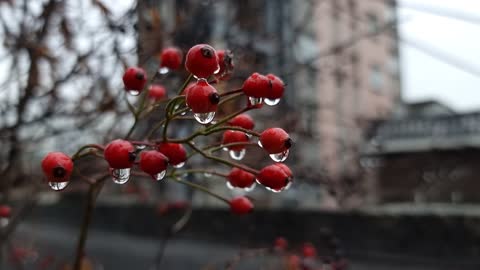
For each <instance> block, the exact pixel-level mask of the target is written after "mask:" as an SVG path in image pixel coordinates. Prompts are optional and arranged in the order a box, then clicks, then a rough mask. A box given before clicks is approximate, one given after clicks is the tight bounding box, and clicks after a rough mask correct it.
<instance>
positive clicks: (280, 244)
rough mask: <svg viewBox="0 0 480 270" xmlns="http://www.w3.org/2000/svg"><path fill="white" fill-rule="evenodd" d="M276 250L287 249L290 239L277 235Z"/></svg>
mask: <svg viewBox="0 0 480 270" xmlns="http://www.w3.org/2000/svg"><path fill="white" fill-rule="evenodd" d="M273 245H274V247H275V249H276V250H281V251H285V250H286V249H287V247H288V241H287V239H285V237H281V236H279V237H277V238H276V239H275V243H274V244H273Z"/></svg>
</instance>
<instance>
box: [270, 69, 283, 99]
mask: <svg viewBox="0 0 480 270" xmlns="http://www.w3.org/2000/svg"><path fill="white" fill-rule="evenodd" d="M267 78H268V79H269V80H270V82H271V88H270V89H269V91H268V94H267V96H266V98H268V99H278V98H281V97H282V96H283V92H284V91H285V84H284V83H283V81H282V79H280V78H279V77H277V76H275V75H273V74H268V75H267Z"/></svg>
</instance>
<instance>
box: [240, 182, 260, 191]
mask: <svg viewBox="0 0 480 270" xmlns="http://www.w3.org/2000/svg"><path fill="white" fill-rule="evenodd" d="M256 186H257V183H255V182H253V183H252V185H251V186H249V187H246V188H244V189H243V190H245V192H250V191H252V190H254V189H255V187H256Z"/></svg>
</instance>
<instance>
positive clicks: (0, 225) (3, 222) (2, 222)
mask: <svg viewBox="0 0 480 270" xmlns="http://www.w3.org/2000/svg"><path fill="white" fill-rule="evenodd" d="M9 222H10V219H9V218H8V217H2V218H0V228H3V227H6V226H7V225H8V223H9Z"/></svg>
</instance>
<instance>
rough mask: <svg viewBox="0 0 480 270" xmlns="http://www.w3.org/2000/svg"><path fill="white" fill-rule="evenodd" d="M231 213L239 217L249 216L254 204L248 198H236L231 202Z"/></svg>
mask: <svg viewBox="0 0 480 270" xmlns="http://www.w3.org/2000/svg"><path fill="white" fill-rule="evenodd" d="M230 211H232V213H234V214H237V215H244V214H248V213H250V212H252V211H253V203H252V202H251V201H250V200H249V199H248V198H247V197H243V196H241V197H236V198H233V199H232V200H230Z"/></svg>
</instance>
